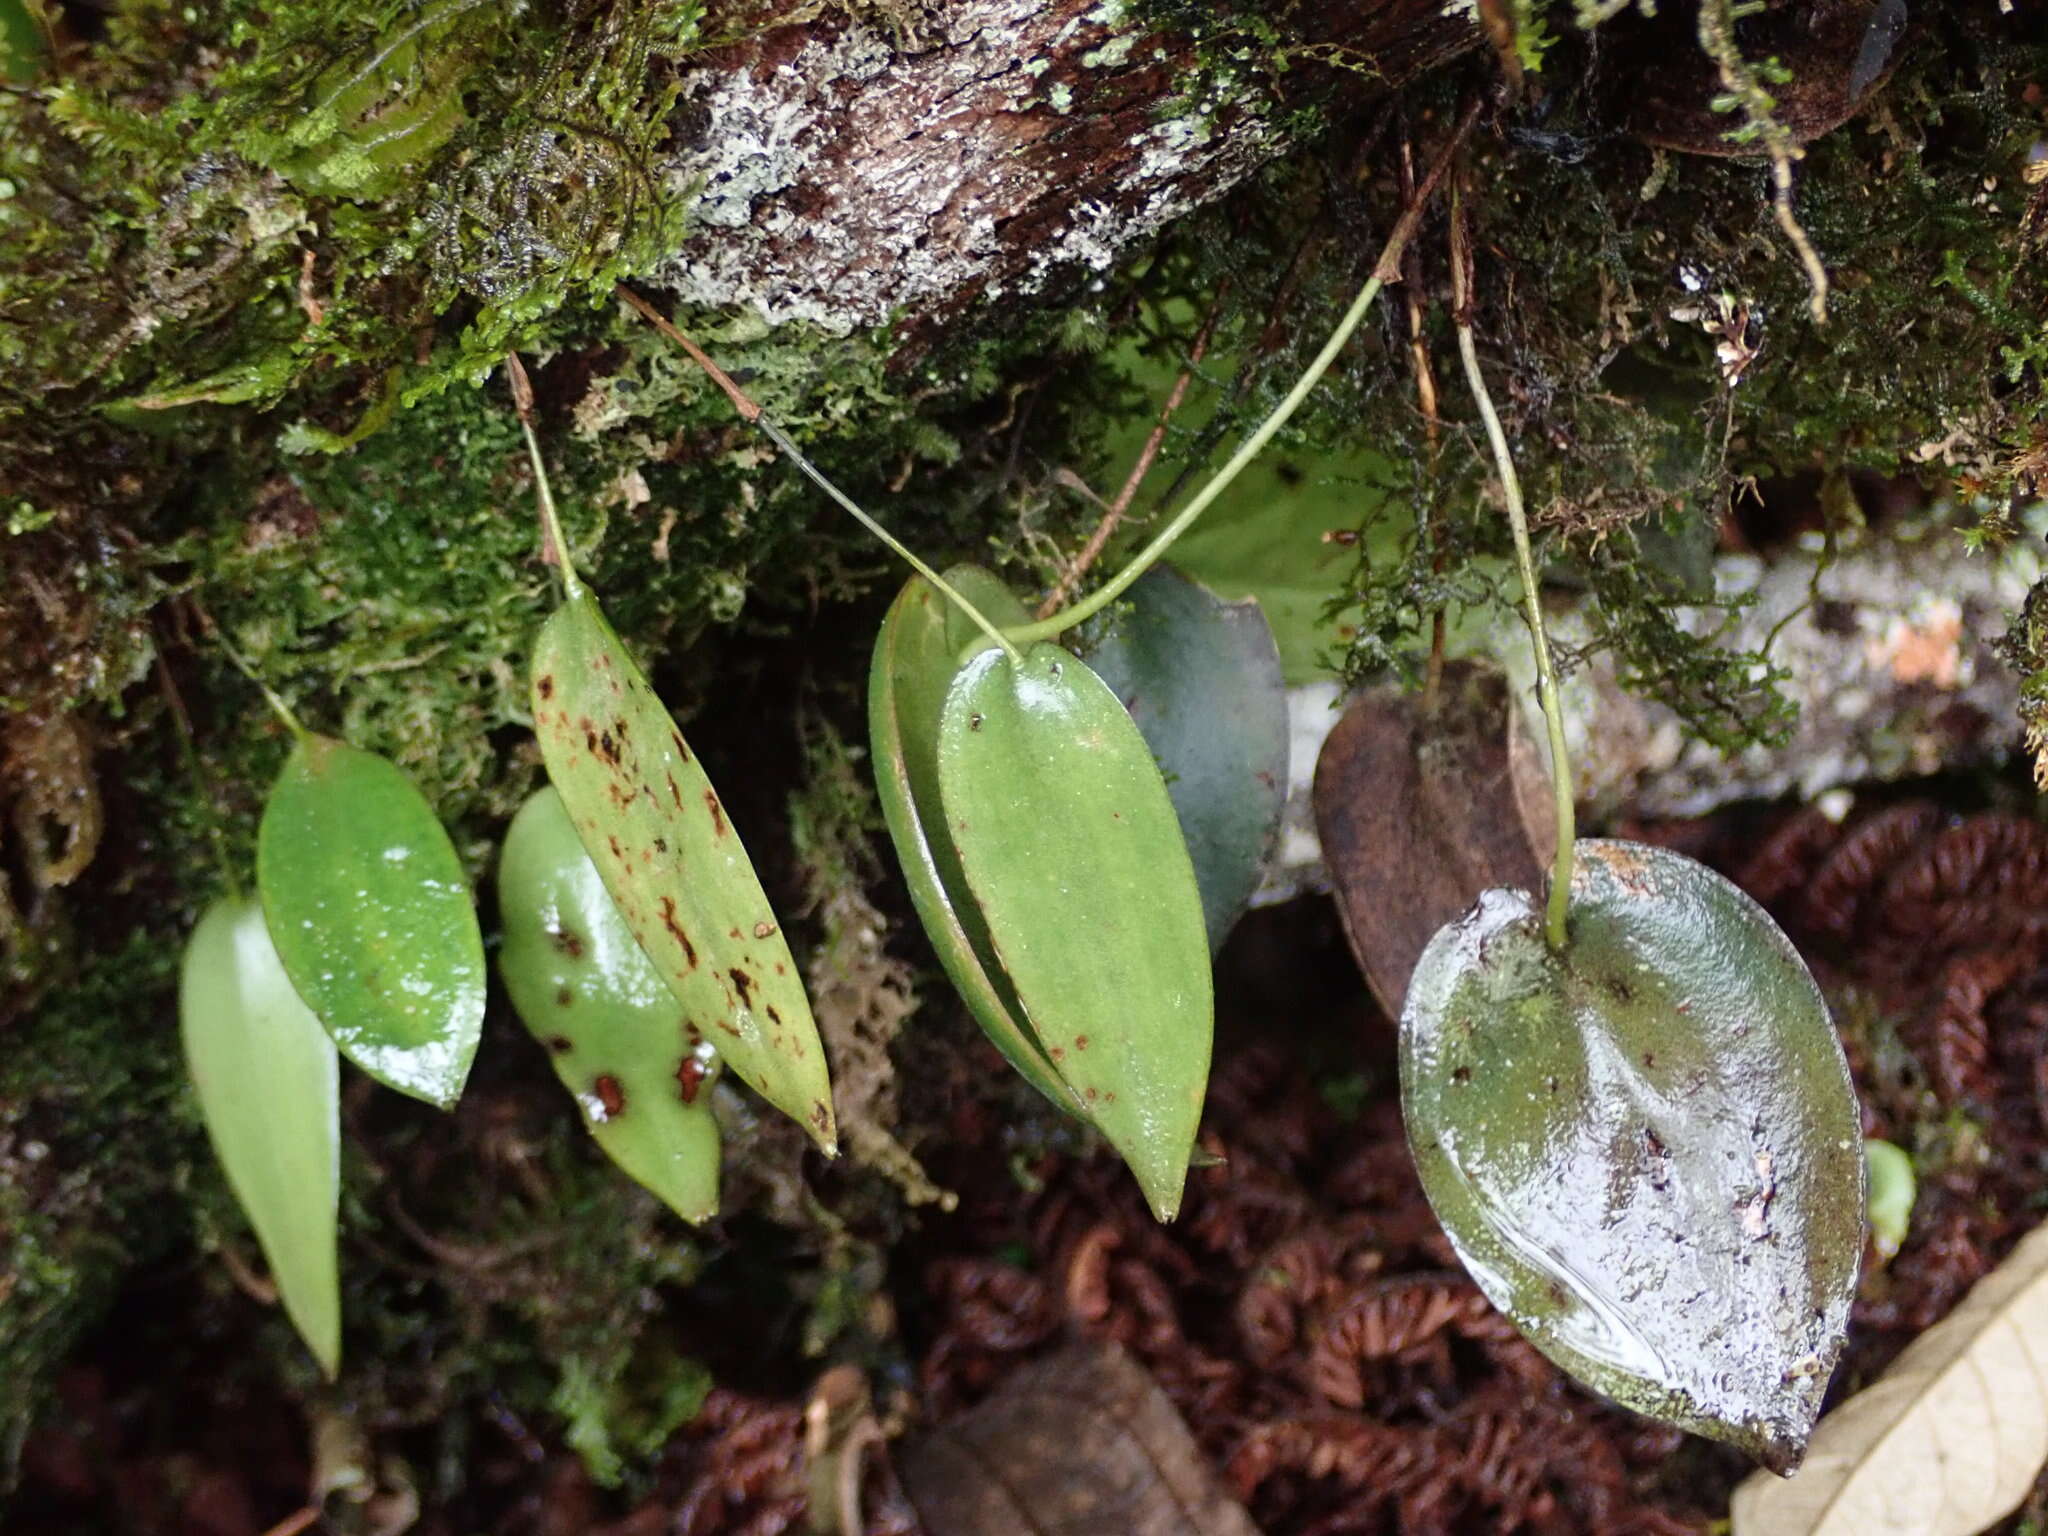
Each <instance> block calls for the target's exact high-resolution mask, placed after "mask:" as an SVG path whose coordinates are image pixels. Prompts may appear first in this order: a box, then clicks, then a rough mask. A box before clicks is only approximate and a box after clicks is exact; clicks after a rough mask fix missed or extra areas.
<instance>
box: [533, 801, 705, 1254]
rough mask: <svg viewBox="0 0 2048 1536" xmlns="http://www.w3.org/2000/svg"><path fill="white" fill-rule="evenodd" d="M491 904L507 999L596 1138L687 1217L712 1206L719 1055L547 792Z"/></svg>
mask: <svg viewBox="0 0 2048 1536" xmlns="http://www.w3.org/2000/svg"><path fill="white" fill-rule="evenodd" d="M498 908H499V912H500V914H501V916H502V919H503V922H504V929H505V944H504V948H503V949H502V950H501V951H500V952H499V955H498V971H499V974H500V975H502V976H503V977H504V978H505V989H506V991H507V992H509V993H510V994H511V997H512V1006H513V1007H514V1008H516V1009H517V1010H518V1012H519V1016H520V1018H522V1019H524V1020H525V1021H526V1027H527V1028H528V1029H530V1030H531V1031H532V1032H533V1035H534V1038H535V1039H537V1040H539V1041H540V1043H541V1044H542V1045H543V1046H545V1047H546V1048H547V1052H548V1056H549V1058H550V1059H551V1060H552V1061H553V1062H554V1065H555V1073H556V1075H557V1076H558V1077H560V1078H561V1079H562V1082H563V1084H564V1086H566V1087H567V1088H568V1090H569V1092H570V1093H571V1094H573V1095H574V1096H575V1099H576V1103H577V1105H578V1106H579V1107H580V1108H581V1109H582V1111H583V1120H584V1123H585V1124H586V1125H588V1126H589V1127H590V1133H591V1134H592V1135H593V1136H595V1137H596V1138H597V1143H598V1145H599V1146H601V1147H603V1148H604V1150H605V1153H606V1155H607V1156H609V1157H610V1158H611V1160H612V1161H613V1162H615V1163H617V1164H618V1165H619V1166H620V1167H621V1168H623V1169H624V1170H625V1171H626V1172H627V1173H628V1174H630V1175H631V1176H632V1177H633V1178H635V1179H637V1180H638V1181H639V1182H640V1183H641V1184H643V1185H645V1186H646V1187H647V1188H648V1189H649V1190H651V1191H652V1192H653V1193H654V1194H656V1195H658V1196H660V1197H661V1199H662V1200H663V1202H664V1203H666V1204H667V1205H668V1206H669V1208H670V1209H672V1210H673V1211H675V1213H676V1214H677V1215H679V1216H681V1217H682V1218H683V1219H684V1220H685V1221H703V1220H705V1219H707V1218H709V1217H711V1216H714V1215H716V1214H717V1212H718V1123H717V1122H716V1121H715V1120H714V1119H713V1118H712V1115H711V1083H712V1081H713V1079H714V1078H715V1077H716V1075H717V1072H718V1057H717V1053H716V1052H715V1050H714V1049H713V1048H712V1044H711V1042H710V1041H709V1040H708V1039H706V1038H705V1036H704V1033H703V1030H702V1028H701V1027H700V1026H698V1025H693V1024H691V1023H689V1022H688V1021H687V1020H686V1019H685V1018H684V1017H683V1008H682V1005H681V1004H680V1003H679V1002H677V1001H676V997H675V994H674V993H672V992H670V991H669V989H668V984H667V983H666V982H664V981H663V980H662V979H661V973H660V972H659V971H657V970H655V968H654V963H653V962H652V961H650V960H649V959H648V958H647V956H646V953H645V952H644V951H642V949H641V948H640V944H639V941H638V940H636V939H635V938H634V937H633V934H632V932H631V930H630V929H628V928H627V927H626V924H625V921H624V919H622V918H621V917H620V916H619V909H618V907H617V906H616V905H615V904H614V903H613V901H612V899H611V896H610V895H609V894H608V893H607V892H606V891H605V888H604V881H603V880H602V879H601V878H600V877H599V875H598V872H597V866H596V865H595V864H594V863H592V862H591V859H590V855H589V854H587V853H586V852H584V850H583V844H582V841H581V840H580V839H579V838H578V837H577V835H576V829H575V827H574V826H573V825H571V824H570V821H569V813H568V811H567V810H565V809H564V808H563V806H562V798H561V796H560V795H558V794H557V793H556V792H555V790H554V789H553V788H552V787H550V788H547V789H543V790H541V791H540V792H539V793H538V794H536V795H534V796H533V798H532V799H530V800H528V801H527V802H526V804H525V805H524V806H523V807H521V809H520V812H519V814H518V815H517V816H515V817H513V818H512V827H511V830H510V831H508V832H507V833H506V834H505V847H504V851H503V853H502V854H501V855H500V857H499V861H498Z"/></svg>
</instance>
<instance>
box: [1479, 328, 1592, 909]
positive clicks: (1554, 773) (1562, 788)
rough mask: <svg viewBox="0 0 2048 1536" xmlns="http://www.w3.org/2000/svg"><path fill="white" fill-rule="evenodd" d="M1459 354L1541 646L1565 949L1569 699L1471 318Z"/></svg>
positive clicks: (1525, 608) (1573, 828) (1554, 878)
mask: <svg viewBox="0 0 2048 1536" xmlns="http://www.w3.org/2000/svg"><path fill="white" fill-rule="evenodd" d="M1458 356H1459V357H1461V358H1463V359H1464V362H1465V379H1466V382H1467V383H1469V384H1470V385H1471V387H1472V398H1473V400H1474V401H1476V402H1477V403H1478V406H1479V419H1480V420H1481V421H1483V422H1485V423H1486V440H1487V442H1489V443H1490V444H1491V445H1492V447H1493V462H1494V465H1495V466H1496V468H1497V469H1498V470H1499V472H1500V488H1501V497H1502V499H1503V500H1504V501H1506V502H1507V504H1508V524H1509V526H1510V527H1511V528H1513V529H1514V534H1515V568H1516V570H1517V571H1519V572H1520V574H1521V578H1522V616H1523V617H1524V618H1525V619H1526V620H1527V621H1528V624H1529V638H1530V639H1531V640H1532V641H1533V642H1534V643H1535V646H1536V679H1537V687H1538V690H1539V692H1540V693H1541V695H1542V699H1543V723H1544V725H1545V726H1546V727H1548V729H1549V735H1550V782H1551V787H1552V790H1553V792H1554V793H1555V795H1556V797H1557V862H1556V864H1555V865H1554V866H1553V867H1552V869H1551V875H1550V904H1549V908H1548V911H1547V913H1546V914H1545V918H1544V930H1543V931H1544V936H1545V937H1546V938H1547V939H1548V940H1549V941H1550V947H1551V948H1552V949H1555V950H1561V949H1563V948H1564V946H1565V940H1566V937H1567V933H1566V927H1565V915H1566V911H1567V908H1568V907H1569V905H1570V902H1571V887H1572V842H1573V839H1574V838H1575V837H1576V836H1577V835H1578V832H1577V825H1576V823H1577V813H1576V811H1575V810H1574V808H1573V805H1572V763H1571V757H1570V755H1569V754H1568V753H1567V752H1566V751H1565V745H1564V705H1563V704H1562V702H1561V701H1560V700H1559V698H1558V694H1557V671H1556V668H1555V667H1554V666H1553V665H1552V664H1551V659H1550V637H1549V636H1548V635H1547V634H1545V633H1544V629H1543V600H1542V596H1541V594H1540V592H1539V591H1538V589H1537V586H1536V558H1535V556H1534V555H1533V554H1531V553H1530V550H1529V515H1528V513H1527V511H1525V510H1524V508H1523V506H1522V482H1521V480H1520V479H1519V478H1518V477H1517V476H1516V474H1515V461H1514V456H1513V455H1512V454H1510V453H1509V452H1508V435H1507V433H1506V432H1504V431H1502V430H1501V424H1500V413H1499V412H1497V411H1496V410H1494V408H1493V397H1492V396H1491V395H1489V394H1488V393H1487V392H1486V376H1485V375H1484V374H1483V373H1482V372H1481V371H1480V368H1479V348H1478V345H1477V343H1476V342H1475V341H1474V340H1473V336H1472V322H1471V321H1470V320H1469V319H1467V318H1466V317H1465V316H1464V315H1463V314H1462V313H1461V314H1460V315H1459V317H1458Z"/></svg>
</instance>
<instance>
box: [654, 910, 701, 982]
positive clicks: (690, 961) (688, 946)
mask: <svg viewBox="0 0 2048 1536" xmlns="http://www.w3.org/2000/svg"><path fill="white" fill-rule="evenodd" d="M661 926H662V927H664V928H666V929H667V930H668V936H669V937H670V938H672V939H674V940H675V941H676V943H678V944H680V945H681V946H682V947H683V964H685V965H687V966H688V967H689V968H690V969H691V970H693V971H694V970H695V969H697V946H696V945H694V944H692V943H691V942H690V936H689V935H688V934H687V933H685V932H683V925H682V924H681V923H679V922H677V921H676V899H675V897H673V896H664V897H662V898H661Z"/></svg>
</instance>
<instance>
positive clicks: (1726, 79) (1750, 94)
mask: <svg viewBox="0 0 2048 1536" xmlns="http://www.w3.org/2000/svg"><path fill="white" fill-rule="evenodd" d="M1699 41H1700V49H1701V51H1702V52H1704V53H1705V54H1706V56H1707V57H1708V58H1710V59H1712V60H1713V61H1714V67H1715V68H1716V69H1718V70H1719V71H1720V72H1721V85H1722V88H1723V89H1725V90H1726V91H1727V92H1728V94H1729V95H1730V96H1731V97H1733V98H1734V100H1735V103H1736V104H1737V105H1738V106H1740V107H1741V108H1742V112H1743V117H1744V119H1745V121H1746V123H1747V125H1748V127H1749V128H1750V129H1751V130H1753V131H1754V132H1755V133H1756V135H1757V138H1758V140H1759V141H1760V142H1761V143H1762V144H1763V147H1764V153H1765V154H1767V155H1769V156H1770V157H1771V188H1772V192H1771V212H1772V214H1773V216H1774V217H1776V219H1777V221H1778V228H1779V229H1780V230H1782V231H1784V235H1785V239H1786V240H1787V241H1788V242H1789V243H1790V244H1791V246H1792V250H1793V252H1794V253H1795V254H1796V255H1797V256H1798V258H1799V264H1800V266H1801V267H1803V268H1805V270H1806V283H1807V288H1808V291H1809V294H1810V298H1809V301H1808V302H1809V304H1810V305H1811V307H1812V310H1813V318H1814V320H1815V321H1816V322H1818V323H1821V324H1825V323H1826V322H1827V318H1828V269H1827V268H1826V267H1825V266H1823V265H1822V264H1821V259H1820V253H1819V252H1818V251H1816V250H1815V249H1814V248H1813V241H1812V240H1811V239H1809V238H1808V236H1807V233H1806V229H1805V227H1804V226H1803V225H1802V224H1800V222H1799V216H1798V215H1797V214H1796V213H1794V212H1793V211H1792V162H1793V161H1795V160H1797V159H1799V158H1800V157H1801V155H1802V153H1803V151H1802V150H1801V149H1800V147H1799V144H1798V142H1797V141H1796V140H1795V139H1794V138H1793V137H1792V133H1791V130H1790V129H1788V128H1786V127H1785V125H1784V124H1783V123H1781V122H1779V121H1778V120H1777V119H1776V118H1775V117H1773V116H1772V115H1771V111H1772V109H1773V108H1774V107H1775V106H1776V105H1777V103H1776V102H1775V101H1773V100H1772V98H1771V93H1770V92H1769V91H1768V90H1766V89H1765V88H1764V83H1763V81H1762V80H1760V79H1759V78H1758V77H1757V72H1756V70H1755V69H1753V68H1752V67H1751V66H1750V63H1749V61H1748V60H1747V59H1745V58H1744V57H1743V56H1742V49H1741V48H1740V47H1739V46H1738V45H1737V44H1736V41H1735V4H1734V0H1701V3H1700V20H1699Z"/></svg>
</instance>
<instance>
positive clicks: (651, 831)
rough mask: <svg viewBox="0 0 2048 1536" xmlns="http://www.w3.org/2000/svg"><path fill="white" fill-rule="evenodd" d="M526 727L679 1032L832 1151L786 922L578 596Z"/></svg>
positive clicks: (813, 1030)
mask: <svg viewBox="0 0 2048 1536" xmlns="http://www.w3.org/2000/svg"><path fill="white" fill-rule="evenodd" d="M533 720H534V731H535V734H536V735H538V736H539V738H540V748H541V756H542V758H543V759H545V761H546V763H547V768H548V777H549V778H550V779H552V780H553V781H554V785H555V788H556V789H557V790H559V791H560V792H561V796H562V803H563V804H564V805H565V806H566V807H567V808H568V812H569V818H570V820H571V821H572V822H573V823H574V824H575V827H576V832H577V835H578V836H579V837H580V838H581V839H582V841H583V846H584V848H585V849H586V850H587V851H588V852H589V854H590V857H591V859H592V860H593V861H594V862H595V863H596V865H597V869H598V873H599V874H600V875H601V876H603V878H604V884H605V889H606V890H608V891H610V892H611V896H612V900H613V901H615V902H616V903H617V904H618V908H619V913H620V915H621V916H622V917H624V919H625V921H626V926H627V927H628V928H630V929H631V930H632V933H633V936H634V937H635V938H637V939H638V940H639V941H640V947H641V948H642V949H644V950H645V951H646V952H647V957H648V958H649V959H650V960H652V961H653V962H654V966H655V969H656V970H657V971H659V972H660V973H661V976H662V979H663V980H664V981H666V982H667V983H668V986H669V990H670V991H671V992H673V993H674V994H675V996H676V999H677V1001H678V1002H680V1003H681V1004H682V1005H683V1016H684V1018H685V1019H686V1020H687V1021H688V1022H689V1023H690V1024H691V1025H693V1026H694V1027H695V1028H696V1029H697V1030H698V1031H699V1033H701V1034H702V1035H703V1036H704V1037H705V1038H707V1039H710V1040H713V1041H716V1042H717V1046H718V1054H719V1056H720V1057H721V1058H723V1059H724V1061H725V1063H726V1065H728V1066H729V1067H731V1068H732V1069H733V1071H735V1072H737V1073H738V1074H739V1075H740V1077H741V1078H743V1079H744V1080H745V1081H746V1082H747V1083H748V1084H749V1085H750V1086H751V1087H752V1088H753V1089H754V1090H755V1091H756V1092H757V1093H759V1094H760V1095H761V1096H762V1097H763V1098H765V1099H767V1100H768V1102H769V1103H771V1104H773V1105H774V1106H775V1107H776V1108H777V1109H780V1110H781V1111H782V1112H783V1113H784V1114H787V1115H789V1116H790V1117H791V1118H793V1119H795V1120H796V1121H797V1122H798V1123H799V1124H801V1125H802V1126H803V1127H804V1129H805V1130H807V1131H808V1132H809V1133H810V1135H811V1138H812V1140H814V1141H815V1142H817V1144H818V1145H819V1146H820V1147H821V1148H823V1149H824V1150H825V1151H826V1152H827V1153H828V1154H829V1153H832V1152H834V1151H836V1150H837V1147H838V1140H837V1132H836V1129H835V1127H834V1123H833V1118H832V1090H831V1083H830V1081H829V1079H828V1077H827V1073H826V1065H825V1052H824V1048H823V1046H822V1045H820V1043H819V1041H818V1027H817V1025H816V1024H815V1023H814V1022H813V1021H812V1019H811V1005H810V1001H809V999H808V998H806V997H805V995H804V988H803V982H802V979H801V978H800V977H799V976H798V974H797V968H796V962H795V961H794V960H793V959H792V958H791V957H790V953H789V944H788V941H787V940H785V939H784V938H783V936H782V927H781V924H780V923H779V922H778V921H777V919H776V916H775V914H774V912H773V911H771V910H770V908H769V906H768V898H767V896H766V895H765V894H764V893H763V892H762V890H761V881H760V879H759V877H758V876H757V875H756V874H755V873H754V866H753V864H752V863H751V862H750V861H749V860H748V858H747V851H746V849H745V848H744V847H742V846H741V845H740V839H739V834H738V833H737V832H735V831H734V830H733V827H732V824H731V822H730V821H728V820H727V818H726V814H725V807H724V806H723V805H722V804H721V803H720V802H719V799H718V795H717V792H716V791H714V790H713V789H712V787H711V781H710V780H709V779H708V778H706V777H705V775H704V770H703V769H702V768H701V767H699V766H698V763H697V759H696V757H695V756H693V755H692V754H691V752H690V749H689V747H688V746H687V745H685V744H684V741H683V736H682V732H680V731H679V730H677V729H676V725H675V721H674V720H672V719H671V718H670V717H669V713H668V711H667V710H666V709H664V708H663V707H662V703H661V700H660V699H658V698H657V697H656V696H655V693H654V689H653V687H652V685H651V684H649V683H648V681H647V678H646V677H645V675H644V674H642V672H641V671H640V669H639V667H637V666H636V665H634V663H633V659H632V657H631V656H629V655H628V654H627V653H626V649H625V647H624V646H623V645H621V644H620V643H619V637H618V636H617V635H616V634H614V633H613V631H612V627H611V625H610V624H609V623H608V622H606V620H605V616H604V613H603V611H602V610H601V609H600V608H599V607H598V605H597V601H596V599H594V598H592V597H591V596H589V595H588V594H587V593H585V594H582V595H579V596H577V597H575V598H572V599H570V600H568V601H566V602H564V603H563V604H562V605H561V607H559V608H557V609H556V610H555V611H554V613H553V614H551V615H550V616H549V618H548V621H547V623H546V624H545V625H543V626H542V627H541V632H540V638H539V640H538V641H537V642H536V644H535V647H534V657H533Z"/></svg>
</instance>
